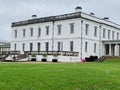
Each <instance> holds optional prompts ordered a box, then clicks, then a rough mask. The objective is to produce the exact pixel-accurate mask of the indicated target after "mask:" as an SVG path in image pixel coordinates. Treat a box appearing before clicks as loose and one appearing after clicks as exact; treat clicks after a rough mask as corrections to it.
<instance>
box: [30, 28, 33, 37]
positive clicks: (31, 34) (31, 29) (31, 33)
mask: <svg viewBox="0 0 120 90" xmlns="http://www.w3.org/2000/svg"><path fill="white" fill-rule="evenodd" d="M30 36H31V37H32V36H33V28H30Z"/></svg>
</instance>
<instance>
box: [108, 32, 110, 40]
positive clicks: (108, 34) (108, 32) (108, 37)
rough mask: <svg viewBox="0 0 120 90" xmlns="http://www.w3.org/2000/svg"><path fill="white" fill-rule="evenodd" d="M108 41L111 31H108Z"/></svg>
mask: <svg viewBox="0 0 120 90" xmlns="http://www.w3.org/2000/svg"><path fill="white" fill-rule="evenodd" d="M108 39H110V30H108Z"/></svg>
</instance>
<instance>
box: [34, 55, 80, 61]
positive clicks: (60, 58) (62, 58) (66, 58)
mask: <svg viewBox="0 0 120 90" xmlns="http://www.w3.org/2000/svg"><path fill="white" fill-rule="evenodd" d="M42 58H44V57H43V56H42V55H37V56H36V60H37V61H41V59H42ZM46 59H47V61H48V62H52V59H57V60H58V62H81V60H80V58H79V57H77V56H58V57H53V56H52V55H49V56H47V57H46Z"/></svg>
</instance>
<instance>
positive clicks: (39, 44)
mask: <svg viewBox="0 0 120 90" xmlns="http://www.w3.org/2000/svg"><path fill="white" fill-rule="evenodd" d="M40 46H41V43H38V51H40Z"/></svg>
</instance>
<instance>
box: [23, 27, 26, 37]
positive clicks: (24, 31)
mask: <svg viewBox="0 0 120 90" xmlns="http://www.w3.org/2000/svg"><path fill="white" fill-rule="evenodd" d="M25 34H26V29H23V37H25Z"/></svg>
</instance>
